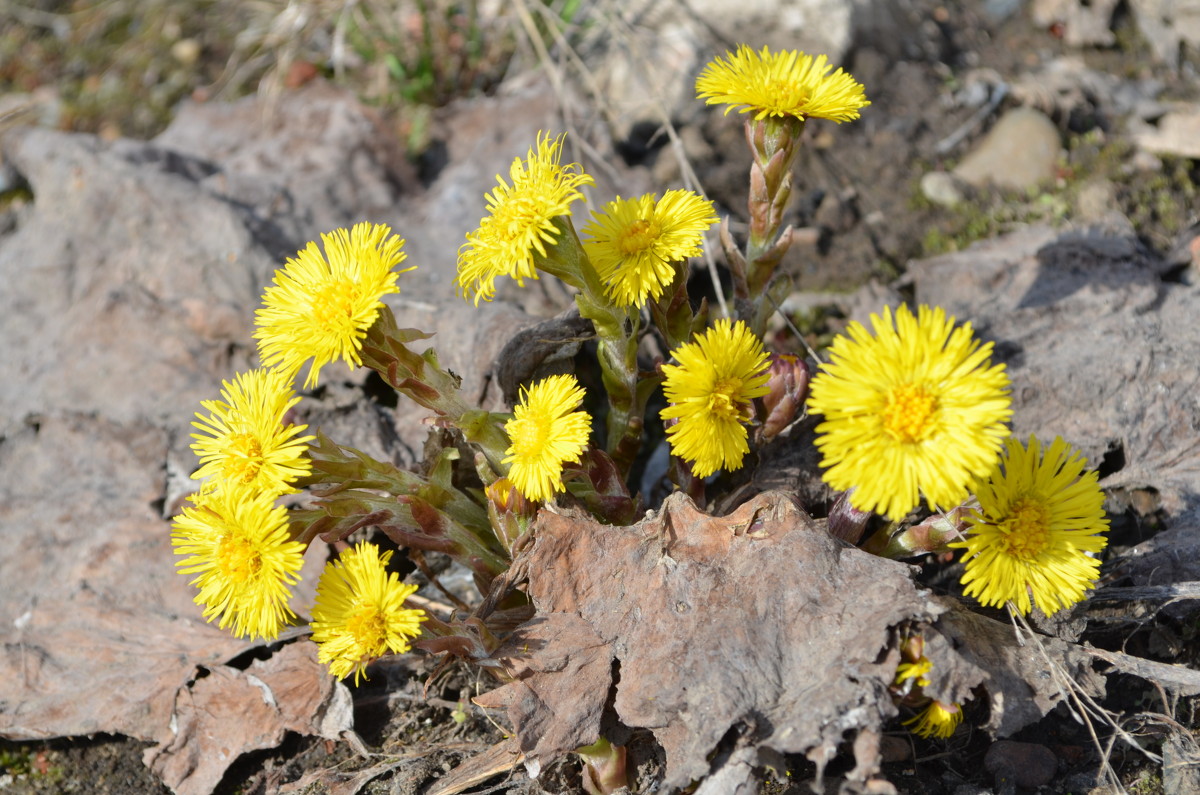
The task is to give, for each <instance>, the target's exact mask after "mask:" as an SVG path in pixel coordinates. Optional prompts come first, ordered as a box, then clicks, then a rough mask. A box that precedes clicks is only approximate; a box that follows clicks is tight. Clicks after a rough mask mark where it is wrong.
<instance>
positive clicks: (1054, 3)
mask: <svg viewBox="0 0 1200 795" xmlns="http://www.w3.org/2000/svg"><path fill="white" fill-rule="evenodd" d="M1118 2H1119V0H1034V2H1033V4H1032V5H1031V6H1030V9H1029V13H1030V16H1031V17H1032V18H1033V21H1034V23H1035V24H1036V25H1039V26H1040V27H1043V28H1048V27H1050V26H1051V25H1059V26H1061V29H1062V38H1063V42H1065V43H1066V44H1067V46H1069V47H1089V46H1091V47H1111V46H1112V45H1113V44H1115V43H1116V36H1114V35H1113V32H1112V18H1113V11H1115V10H1116V7H1117V4H1118Z"/></svg>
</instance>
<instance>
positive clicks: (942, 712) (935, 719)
mask: <svg viewBox="0 0 1200 795" xmlns="http://www.w3.org/2000/svg"><path fill="white" fill-rule="evenodd" d="M962 719H963V712H962V707H961V706H960V705H958V704H943V703H942V702H940V701H931V702H930V703H929V706H927V707H926V708H925V709H923V710H921V712H920V713H919V714H918V715H917V716H916V717H914V718H909V719H908V720H906V721H904V725H905V726H909V727H911V729H912V732H913V734H916V735H920V736H921V737H926V738H929V737H940V738H942V739H945V738H947V737H949V736H950V735H952V734H954V730H955V729H957V728H958V724H960V723H962Z"/></svg>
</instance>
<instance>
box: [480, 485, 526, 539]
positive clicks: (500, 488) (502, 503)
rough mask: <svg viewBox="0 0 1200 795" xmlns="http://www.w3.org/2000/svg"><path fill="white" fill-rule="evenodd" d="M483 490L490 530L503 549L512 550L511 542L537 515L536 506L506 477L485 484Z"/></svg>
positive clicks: (522, 533) (521, 533) (523, 531)
mask: <svg viewBox="0 0 1200 795" xmlns="http://www.w3.org/2000/svg"><path fill="white" fill-rule="evenodd" d="M483 492H484V494H485V495H486V496H487V501H488V508H487V509H488V519H489V520H491V523H492V531H493V532H495V534H496V538H498V539H499V540H500V543H501V544H503V545H504V548H505V550H507V551H509V552H512V547H513V544H514V543H516V540H517V539H518V538H520V537H521V536H522V535H524V534H525V531H526V530H528V529H529V525H530V523H531V522H532V521H533V517H534V516H536V515H537V506H536V505H535V504H534V503H532V502H530V501H529V500H527V499H525V497H523V496H522V495H521V492H520V491H518V490H517V487H516V486H515V485H513V482H512V481H511V480H509V479H508V478H500V479H499V480H497V481H496V482H494V483H492V484H491V485H489V486H486V487H485V488H484V490H483Z"/></svg>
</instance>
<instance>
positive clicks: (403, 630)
mask: <svg viewBox="0 0 1200 795" xmlns="http://www.w3.org/2000/svg"><path fill="white" fill-rule="evenodd" d="M391 558H392V553H391V552H390V551H389V552H384V553H382V554H380V552H379V547H377V546H375V545H374V544H371V543H368V542H365V541H364V542H363V543H361V544H358V545H357V546H354V547H351V548H350V549H347V550H346V551H344V552H342V554H341V555H340V556H339V557H338V559H337V560H331V561H329V562H328V563H326V564H325V571H323V572H322V573H321V580H320V582H319V583H317V599H316V603H315V604H314V605H313V621H312V629H313V635H312V638H313V641H315V642H316V643H317V645H318V646H319V648H318V651H317V659H318V660H320V661H321V662H322V663H325V664H326V665H328V666H329V672H330V673H331V674H333V675H334V676H336V677H337V678H338V679H345V678H346V677H347V676H349V675H350V674H351V673H353V674H354V681H355V683H356V684H357V683H358V681H359V680H360V679H361V677H362V675H363V670H364V669H365V668H366V667H367V663H369V662H371V660H374V659H375V658H376V657H380V656H382V655H384V654H386V653H387V652H392V653H393V654H403V653H405V652H406V651H408V650H409V648H410V647H409V638H414V637H416V636H417V635H419V634H421V622H422V621H424V620H425V611H424V610H414V609H409V608H406V607H405V606H404V600H405V599H407V598H408V597H410V596H412V594H413V592H415V591H416V590H417V586H415V585H405V584H404V583H402V582H400V576H399V575H398V574H396V573H395V572H389V571H388V570H387V565H388V561H389V560H391Z"/></svg>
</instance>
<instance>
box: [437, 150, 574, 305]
mask: <svg viewBox="0 0 1200 795" xmlns="http://www.w3.org/2000/svg"><path fill="white" fill-rule="evenodd" d="M562 140H563V136H561V135H560V136H559V137H557V138H550V137H549V136H548V135H546V136H542V135H539V136H538V142H537V151H536V152H535V151H534V150H533V149H530V150H529V155H528V159H527V160H526V161H525V162H522V161H521V158H519V157H518V158H516V159H515V160H513V164H512V166H511V167H510V168H509V170H508V175H509V178H510V179H511V180H512V184H511V185H509V184H508V183H507V182H505V181H504V177H502V176H500V175H496V181H497V182H499V183H500V184H499V185H497V186H496V188H495V189H494V190H493V191H492V192H491V193H490V194H488V195H487V196H486V197H485V198H486V199H487V206H488V213H489V214H488V215H487V216H486V217H485V218H484V219H483V220H482V221H480V223H479V228H478V229H476V230H475V231H474V232H471V233H469V234H468V235H467V242H466V243H464V244H463V245H462V247H461V248H460V249H459V250H458V276H457V277H456V278H455V280H454V282H455V284H457V285H458V291H459V293H460V294H461V295H463V296H464V297H467V296H473V297H474V299H475V304H476V306H478V305H479V301H480V299H482V300H484V301H490V300H492V297H493V296H494V295H495V294H496V286H495V281H496V278H497V277H499V276H508V277H509V278H512V279H516V280H517V284H519V285H521V286H524V284H525V279H536V278H537V270H536V268H535V257H537V256H542V257H545V256H546V246H547V245H548V244H549V245H553V244H554V242H555V241H556V240H557V239H558V234H559V232H558V229H557V228H556V227H555V226H554V219H555V218H557V217H559V216H563V215H570V214H571V203H572V202H573V201H575V200H576V199H581V198H583V194H581V193H580V192H579V188H580V187H581V186H583V185H592V184H594V181H593V180H592V178H591V177H590V176H588V175H587V174H584V173H583V172H582V171H580V170H579V165H578V164H575V163H572V164H571V165H568V166H560V165H559V162H558V161H559V157H560V156H561V154H562V152H561V148H562Z"/></svg>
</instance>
